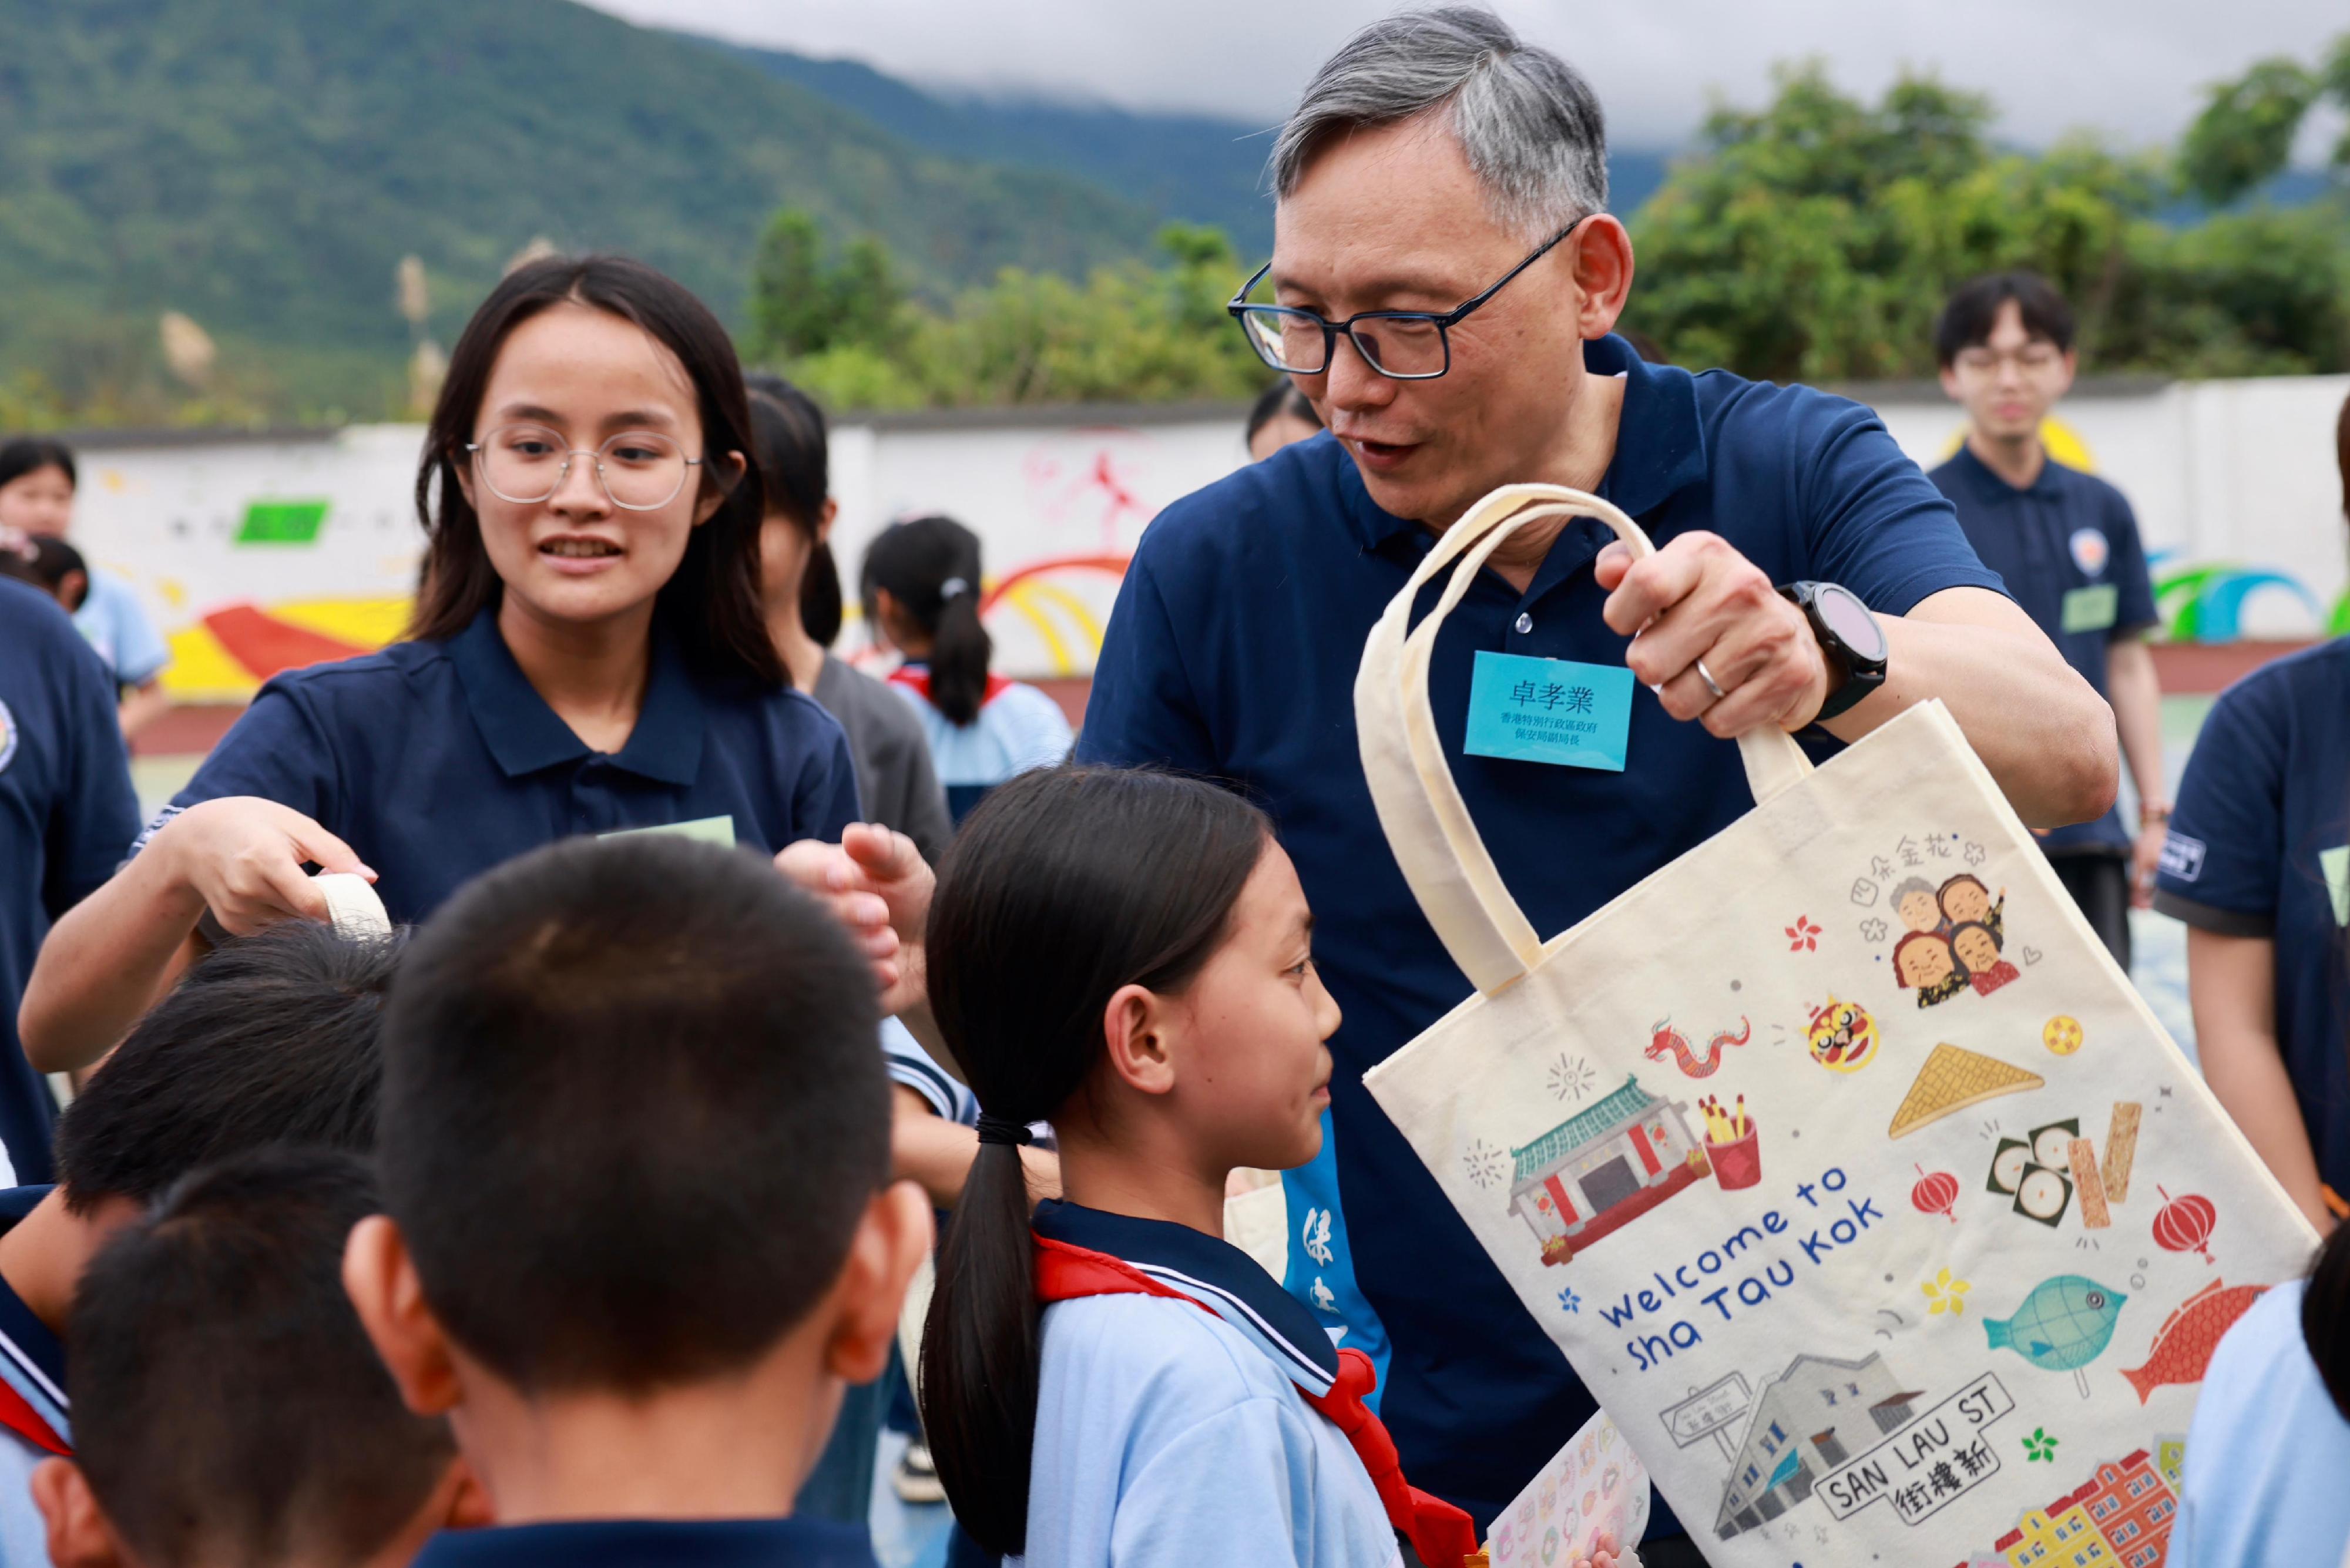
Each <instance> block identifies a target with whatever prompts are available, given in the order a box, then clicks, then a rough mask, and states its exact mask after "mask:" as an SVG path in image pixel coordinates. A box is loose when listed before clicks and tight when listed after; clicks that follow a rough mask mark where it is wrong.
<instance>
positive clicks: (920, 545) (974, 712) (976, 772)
mask: <svg viewBox="0 0 2350 1568" xmlns="http://www.w3.org/2000/svg"><path fill="white" fill-rule="evenodd" d="M983 592H984V587H983V582H982V579H981V575H980V557H979V535H976V534H974V533H972V531H971V530H970V529H968V528H966V527H964V526H963V525H962V524H960V523H958V522H956V521H955V520H954V519H953V518H951V517H935V516H933V517H916V518H912V519H910V520H909V521H907V522H903V523H893V524H890V525H889V527H888V528H885V529H883V530H882V532H881V535H880V536H879V538H877V539H875V540H874V541H873V543H872V544H871V545H868V546H867V548H866V551H865V613H866V616H867V618H868V620H869V621H870V622H871V624H872V626H873V628H874V630H875V631H876V632H877V633H878V634H879V636H878V638H877V639H876V640H877V641H879V642H880V643H882V644H883V645H884V646H887V647H890V648H894V649H898V650H899V652H900V653H901V654H903V655H904V656H905V662H904V663H902V664H900V665H899V667H898V668H897V669H896V670H892V671H891V672H890V675H889V684H891V685H892V686H895V687H897V688H898V689H899V691H900V692H901V693H902V694H903V695H904V696H905V697H906V698H907V699H908V700H909V701H911V702H912V704H913V706H914V711H915V712H916V714H918V715H919V716H920V719H921V722H922V732H923V733H924V734H926V735H927V736H929V737H930V742H931V761H932V762H933V763H936V764H937V766H938V772H939V782H940V783H941V784H944V785H945V786H946V792H947V809H948V810H949V811H950V812H951V813H952V814H953V816H954V819H955V821H957V822H961V821H962V819H963V817H964V815H966V814H968V813H969V812H970V810H971V808H972V806H974V805H978V804H979V802H980V799H981V797H982V796H983V795H985V794H987V792H988V791H989V790H991V789H993V788H994V787H995V786H996V785H997V784H1002V783H1003V781H1004V780H1005V779H1008V778H1010V777H1012V776H1013V775H1014V774H1023V773H1026V772H1027V771H1028V770H1029V769H1030V768H1044V767H1050V766H1052V765H1053V764H1054V763H1057V762H1059V761H1061V760H1062V759H1063V758H1065V757H1066V756H1067V755H1068V754H1069V742H1070V740H1071V735H1070V732H1069V721H1068V719H1067V717H1066V715H1065V714H1063V713H1062V711H1061V705H1060V704H1059V703H1057V702H1055V701H1053V700H1052V699H1051V698H1050V697H1047V696H1045V693H1043V692H1042V691H1037V690H1036V688H1035V687H1034V686H1025V685H1023V684H1021V683H1020V682H1019V681H1016V680H1005V679H1004V678H1003V676H1001V675H997V674H995V673H993V671H992V670H989V668H988V664H989V661H990V660H991V659H993V657H994V653H995V645H994V643H993V641H992V640H991V639H989V637H988V635H987V628H985V627H983V626H982V625H981V624H980V620H979V608H980V598H981V596H982V594H983Z"/></svg>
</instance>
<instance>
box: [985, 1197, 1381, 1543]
mask: <svg viewBox="0 0 2350 1568" xmlns="http://www.w3.org/2000/svg"><path fill="white" fill-rule="evenodd" d="M1036 1229H1037V1231H1038V1233H1039V1234H1042V1235H1047V1236H1051V1237H1053V1238H1054V1239H1055V1240H1057V1241H1066V1242H1069V1243H1071V1244H1072V1245H1076V1246H1081V1247H1087V1248H1090V1249H1092V1250H1093V1251H1100V1252H1108V1253H1110V1254H1112V1255H1113V1256H1116V1257H1119V1258H1122V1259H1124V1260H1126V1261H1127V1262H1130V1263H1133V1264H1135V1265H1136V1266H1137V1267H1139V1268H1140V1269H1142V1270H1143V1272H1146V1273H1149V1274H1150V1275H1152V1276H1153V1277H1154V1278H1157V1279H1159V1280H1160V1281H1161V1282H1164V1283H1166V1284H1169V1285H1171V1286H1172V1287H1174V1288H1175V1289H1177V1290H1180V1291H1183V1292H1184V1293H1186V1294H1188V1295H1191V1296H1192V1297H1193V1298H1194V1299H1195V1300H1197V1301H1199V1302H1201V1303H1203V1304H1205V1305H1206V1306H1208V1307H1209V1308H1210V1309H1211V1310H1210V1311H1207V1312H1202V1311H1201V1310H1200V1307H1198V1306H1194V1305H1193V1304H1191V1302H1183V1301H1174V1300H1170V1299H1168V1298H1166V1297H1163V1296H1146V1295H1106V1296H1086V1297H1081V1298H1079V1299H1077V1300H1075V1301H1064V1302H1055V1303H1053V1304H1052V1305H1050V1306H1048V1307H1046V1308H1045V1319H1044V1350H1043V1363H1042V1366H1041V1369H1040V1376H1039V1378H1038V1384H1037V1391H1036V1436H1035V1449H1034V1450H1033V1458H1032V1459H1031V1460H1030V1464H1029V1473H1028V1542H1027V1552H1026V1555H1024V1556H1022V1557H1014V1558H1007V1559H1005V1563H1006V1565H1007V1568H1011V1565H1013V1564H1018V1565H1020V1568H1108V1565H1109V1564H1111V1563H1116V1564H1118V1568H1199V1565H1201V1564H1203V1563H1213V1564H1215V1565H1216V1568H1385V1565H1392V1564H1396V1563H1400V1562H1401V1561H1402V1557H1401V1553H1400V1552H1399V1549H1398V1547H1397V1544H1396V1534H1395V1529H1394V1527H1393V1526H1392V1525H1391V1524H1390V1523H1389V1522H1388V1515H1387V1510H1386V1508H1385V1507H1384V1505H1382V1504H1381V1503H1380V1501H1379V1494H1378V1490H1377V1489H1376V1488H1374V1487H1373V1486H1372V1484H1371V1478H1370V1475H1369V1473H1368V1472H1367V1471H1366V1470H1365V1469H1363V1463H1362V1460H1361V1459H1357V1457H1356V1455H1355V1450H1354V1448H1353V1446H1352V1445H1351V1444H1349V1443H1348V1442H1347V1438H1346V1436H1345V1435H1344V1434H1343V1433H1341V1432H1340V1431H1339V1430H1338V1428H1337V1427H1336V1425H1335V1424H1333V1423H1332V1422H1331V1421H1329V1420H1328V1419H1327V1418H1326V1417H1324V1416H1323V1415H1322V1414H1321V1413H1320V1412H1319V1411H1317V1410H1315V1408H1314V1407H1312V1406H1310V1405H1308V1404H1307V1403H1306V1402H1305V1397H1304V1396H1303V1395H1301V1394H1300V1393H1299V1392H1298V1383H1297V1381H1296V1379H1301V1378H1303V1379H1308V1380H1313V1381H1315V1383H1316V1385H1317V1386H1319V1387H1322V1388H1326V1387H1328V1386H1329V1385H1330V1381H1331V1379H1332V1378H1333V1377H1334V1376H1335V1375H1336V1352H1335V1350H1334V1349H1333V1348H1332V1346H1331V1344H1330V1341H1329V1338H1328V1336H1327V1335H1326V1334H1324V1333H1323V1331H1322V1330H1321V1328H1320V1327H1319V1325H1317V1324H1315V1321H1314V1319H1313V1317H1312V1315H1311V1314H1308V1313H1307V1312H1306V1311H1305V1308H1304V1307H1303V1306H1302V1305H1301V1304H1300V1303H1298V1302H1297V1300H1296V1299H1295V1297H1293V1296H1290V1295H1287V1294H1285V1293H1284V1292H1283V1291H1282V1289H1281V1287H1280V1285H1279V1283H1278V1282H1275V1281H1274V1278H1273V1277H1272V1276H1271V1275H1270V1274H1267V1273H1266V1272H1264V1270H1263V1268H1262V1267H1260V1266H1259V1265H1258V1264H1257V1263H1256V1262H1254V1261H1253V1260H1252V1259H1251V1258H1250V1257H1249V1256H1248V1255H1247V1254H1246V1253H1244V1252H1243V1251H1240V1250H1239V1249H1238V1248H1236V1247H1233V1246H1232V1245H1230V1244H1229V1243H1227V1242H1224V1241H1218V1240H1217V1239H1216V1238H1214V1237H1212V1236H1208V1235H1203V1234H1201V1232H1199V1231H1191V1230H1188V1229H1186V1228H1184V1227H1182V1226H1180V1225H1172V1224H1168V1223H1166V1222H1164V1221H1160V1220H1136V1219H1131V1218H1128V1217H1127V1216H1124V1215H1113V1214H1105V1213H1103V1212H1101V1211H1099V1210H1089V1209H1083V1208H1080V1207H1078V1206H1077V1205H1076V1204H1071V1203H1060V1202H1048V1203H1045V1204H1042V1205H1040V1206H1039V1209H1038V1212H1037V1217H1036Z"/></svg>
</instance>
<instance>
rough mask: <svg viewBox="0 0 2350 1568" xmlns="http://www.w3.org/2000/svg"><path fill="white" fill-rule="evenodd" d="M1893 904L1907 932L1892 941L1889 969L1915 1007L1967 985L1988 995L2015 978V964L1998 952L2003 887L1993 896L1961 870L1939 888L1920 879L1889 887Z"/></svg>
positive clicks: (2002, 929)
mask: <svg viewBox="0 0 2350 1568" xmlns="http://www.w3.org/2000/svg"><path fill="white" fill-rule="evenodd" d="M1893 907H1894V909H1897V910H1898V911H1899V913H1900V916H1901V923H1902V924H1903V925H1905V926H1907V927H1908V928H1909V929H1908V931H1907V932H1906V933H1905V934H1904V935H1903V936H1902V938H1901V940H1899V941H1898V942H1896V943H1894V945H1893V972H1894V975H1895V978H1897V979H1898V981H1900V982H1901V988H1902V989H1903V990H1905V991H1909V990H1914V991H1916V992H1917V993H1918V1006H1920V1007H1932V1006H1934V1005H1936V1004H1937V1003H1939V1002H1948V1001H1949V1000H1950V998H1952V997H1954V996H1956V995H1958V994H1959V993H1960V992H1962V991H1965V990H1967V989H1969V988H1970V987H1971V988H1972V989H1973V991H1974V992H1975V994H1976V995H1978V996H1989V995H1990V994H1991V992H1994V991H1997V990H1998V989H1999V988H2000V987H2001V986H2002V985H2005V984H2006V983H2007V982H2008V981H2011V980H2013V979H2015V978H2016V968H2015V966H2014V965H2013V964H2012V963H2010V962H2009V961H2007V960H2006V959H2004V958H2002V957H2001V956H2000V950H2001V949H2002V947H2003V946H2004V945H2005V937H2006V928H2007V889H2006V888H2001V889H2000V890H1999V897H1998V898H1996V899H1994V898H1992V897H1991V889H1990V888H1985V887H1984V886H1983V885H1982V882H1981V879H1980V878H1977V877H1970V876H1969V875H1967V874H1966V873H1965V872H1960V874H1959V875H1958V876H1956V877H1951V878H1950V880H1949V881H1947V882H1945V883H1943V884H1942V886H1941V888H1940V889H1939V891H1937V890H1936V888H1934V885H1933V884H1932V883H1930V882H1929V881H1927V880H1926V879H1925V878H1924V877H1910V878H1909V879H1908V880H1907V881H1905V882H1903V883H1902V884H1901V885H1900V886H1899V887H1898V888H1894V889H1893Z"/></svg>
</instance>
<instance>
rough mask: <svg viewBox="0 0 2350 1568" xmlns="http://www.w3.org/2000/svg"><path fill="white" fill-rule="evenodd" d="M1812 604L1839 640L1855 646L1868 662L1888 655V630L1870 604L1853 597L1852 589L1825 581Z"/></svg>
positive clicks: (1880, 659) (1855, 652)
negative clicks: (1880, 624)
mask: <svg viewBox="0 0 2350 1568" xmlns="http://www.w3.org/2000/svg"><path fill="white" fill-rule="evenodd" d="M1812 607H1813V608H1814V609H1815V610H1817V611H1818V612H1819V617H1820V619H1821V621H1822V622H1823V623H1825V625H1826V627H1827V628H1828V629H1829V630H1830V631H1832V632H1834V633H1835V636H1836V639H1837V640H1838V641H1839V642H1842V643H1843V644H1844V645H1845V646H1846V648H1848V649H1852V651H1853V655H1854V657H1856V658H1857V659H1860V660H1861V662H1863V663H1865V664H1876V663H1879V662H1881V661H1882V660H1883V659H1884V658H1885V633H1884V631H1883V630H1882V629H1881V628H1879V627H1878V626H1877V618H1876V617H1874V616H1872V615H1870V614H1869V613H1868V607H1866V605H1864V604H1862V603H1861V602H1860V600H1859V599H1857V598H1856V597H1853V594H1852V592H1851V590H1850V589H1847V588H1841V587H1837V586H1836V585H1835V584H1834V583H1822V584H1821V585H1820V587H1819V591H1818V592H1817V593H1815V594H1814V595H1813V596H1812Z"/></svg>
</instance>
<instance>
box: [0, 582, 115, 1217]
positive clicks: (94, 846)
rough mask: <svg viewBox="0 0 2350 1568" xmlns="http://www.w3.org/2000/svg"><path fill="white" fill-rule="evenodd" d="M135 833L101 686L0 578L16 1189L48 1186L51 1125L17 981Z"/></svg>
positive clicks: (26, 591)
mask: <svg viewBox="0 0 2350 1568" xmlns="http://www.w3.org/2000/svg"><path fill="white" fill-rule="evenodd" d="M138 831H139V799H138V797H137V796H136V795H135V794H132V793H131V789H130V758H129V756H128V755H127V754H126V753H124V751H123V747H122V727H121V723H120V721H119V720H118V719H117V718H116V716H115V709H114V678H113V676H111V675H109V673H108V672H107V669H106V663H105V661H104V660H103V659H99V656H98V654H97V652H96V651H95V650H94V649H91V647H90V646H89V644H88V643H87V642H85V641H83V640H82V636H81V633H79V632H78V631H76V630H75V629H74V624H73V622H72V621H71V620H69V619H68V618H66V612H65V611H63V610H61V609H59V608H58V607H57V601H56V600H55V599H52V598H50V597H48V596H47V594H44V593H42V592H40V591H39V590H38V589H36V588H32V587H26V585H25V584H23V583H20V582H16V581H14V580H12V579H8V578H0V1143H5V1145H6V1147H7V1151H8V1163H9V1164H10V1165H11V1166H12V1167H13V1168H15V1172H16V1175H15V1179H16V1181H47V1180H48V1179H49V1177H50V1174H51V1165H50V1161H49V1134H50V1129H51V1127H54V1126H55V1124H56V1122H57V1101H56V1100H55V1099H53V1098H51V1097H50V1095H49V1086H48V1085H47V1083H46V1082H44V1081H43V1079H42V1077H41V1075H39V1074H38V1073H36V1072H34V1071H33V1066H32V1064H31V1063H29V1062H27V1061H26V1060H25V1053H24V1050H23V1049H22V1047H21V1046H20V1045H19V1044H18V1043H17V1039H16V1006H17V1004H18V1003H19V1002H22V1001H23V1000H24V998H25V982H26V981H28V980H30V979H31V978H32V974H33V961H34V959H35V958H36V956H37V955H38V954H39V952H40V950H41V941H42V939H44V938H46V937H47V935H48V934H49V926H50V923H51V922H52V921H54V920H56V919H57V917H58V916H60V915H62V914H64V913H65V912H66V911H67V910H68V909H71V908H73V906H74V905H75V904H77V903H78V902H79V901H80V900H81V899H82V898H85V897H87V896H88V894H89V893H90V892H91V891H93V890H94V889H95V888H97V887H98V886H99V883H101V882H104V881H105V880H106V879H107V878H108V877H111V876H112V875H114V868H115V867H117V866H120V864H121V863H122V857H123V856H124V854H126V853H127V852H128V851H129V849H130V840H131V838H132V836H134V835H136V834H137V833H138ZM5 1185H6V1183H5V1182H0V1186H5Z"/></svg>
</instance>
